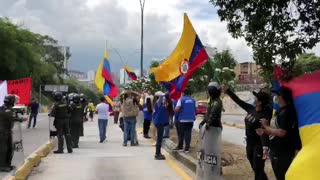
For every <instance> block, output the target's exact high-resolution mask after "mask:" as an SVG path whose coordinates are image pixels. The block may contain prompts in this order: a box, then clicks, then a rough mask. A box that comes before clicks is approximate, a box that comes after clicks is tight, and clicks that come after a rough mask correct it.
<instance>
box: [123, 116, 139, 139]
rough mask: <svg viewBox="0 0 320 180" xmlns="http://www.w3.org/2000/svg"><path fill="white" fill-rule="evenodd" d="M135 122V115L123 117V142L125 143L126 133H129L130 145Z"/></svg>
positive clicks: (133, 135)
mask: <svg viewBox="0 0 320 180" xmlns="http://www.w3.org/2000/svg"><path fill="white" fill-rule="evenodd" d="M136 123H137V120H136V117H129V118H127V117H125V118H124V134H123V144H125V145H127V143H128V135H129V133H130V141H131V145H134V137H135V131H136Z"/></svg>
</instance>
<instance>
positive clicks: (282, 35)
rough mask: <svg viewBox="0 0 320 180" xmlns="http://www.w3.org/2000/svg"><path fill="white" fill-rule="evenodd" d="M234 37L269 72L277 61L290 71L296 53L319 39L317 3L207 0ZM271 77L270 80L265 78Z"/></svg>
mask: <svg viewBox="0 0 320 180" xmlns="http://www.w3.org/2000/svg"><path fill="white" fill-rule="evenodd" d="M210 2H211V3H212V4H213V5H215V6H216V7H217V8H218V15H219V16H220V19H221V20H222V21H226V22H227V27H228V31H229V32H230V33H231V35H232V36H233V37H234V38H239V37H244V38H245V40H246V41H247V43H248V45H249V46H251V47H252V49H253V59H254V60H255V61H256V63H257V64H259V65H261V66H262V69H263V71H264V74H271V72H272V71H273V68H272V66H273V65H274V64H276V63H281V64H282V66H283V67H285V68H286V69H288V70H289V71H290V70H292V68H293V67H294V62H295V60H296V58H297V57H298V55H300V54H301V53H303V52H304V51H305V50H306V49H311V48H313V47H314V46H315V45H316V44H317V43H318V42H319V41H320V13H319V8H318V7H320V2H319V1H313V0H282V1H278V0H277V1H276V0H269V1H253V0H242V1H234V0H210ZM269 80H271V79H269Z"/></svg>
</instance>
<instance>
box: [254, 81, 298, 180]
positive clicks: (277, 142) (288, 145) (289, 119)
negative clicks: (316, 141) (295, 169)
mask: <svg viewBox="0 0 320 180" xmlns="http://www.w3.org/2000/svg"><path fill="white" fill-rule="evenodd" d="M274 93H275V95H276V101H277V103H278V104H279V106H280V110H279V111H278V112H277V114H276V119H275V122H274V127H271V126H269V125H268V123H267V122H266V120H265V119H263V120H261V124H262V126H263V128H259V129H257V133H258V134H260V135H263V134H267V135H270V136H269V137H270V159H271V165H272V169H273V172H274V174H275V176H276V178H277V180H284V179H285V174H286V172H287V170H288V168H289V166H290V164H291V162H292V160H293V158H294V156H295V152H296V150H299V149H300V148H301V141H300V137H299V129H298V120H297V115H296V112H295V108H294V105H293V98H292V92H291V90H290V89H289V88H286V87H281V88H280V89H279V91H274ZM272 124H273V123H272Z"/></svg>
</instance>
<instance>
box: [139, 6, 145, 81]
mask: <svg viewBox="0 0 320 180" xmlns="http://www.w3.org/2000/svg"><path fill="white" fill-rule="evenodd" d="M145 2H146V1H145V0H140V8H141V61H140V76H141V77H142V76H143V12H144V4H145Z"/></svg>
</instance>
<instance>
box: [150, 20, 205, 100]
mask: <svg viewBox="0 0 320 180" xmlns="http://www.w3.org/2000/svg"><path fill="white" fill-rule="evenodd" d="M207 60H208V54H207V52H206V50H205V48H204V46H203V45H202V43H201V41H200V39H199V37H198V35H197V33H196V31H195V30H194V28H193V26H192V24H191V22H190V20H189V18H188V16H187V14H184V27H183V32H182V35H181V38H180V40H179V42H178V45H177V46H176V48H175V50H174V51H173V52H172V54H171V55H170V56H169V57H168V58H167V59H166V60H165V61H164V62H163V63H161V64H160V65H159V66H158V67H156V68H152V69H150V72H151V73H154V74H155V79H156V81H157V82H161V83H162V84H163V85H164V87H165V88H166V89H167V90H168V91H169V92H170V96H171V98H173V99H178V98H180V96H181V93H182V91H183V90H184V88H185V87H186V85H187V83H188V80H189V79H190V77H191V75H192V74H193V73H194V71H195V70H197V69H198V68H199V67H201V66H202V64H203V63H205V62H206V61H207Z"/></svg>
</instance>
